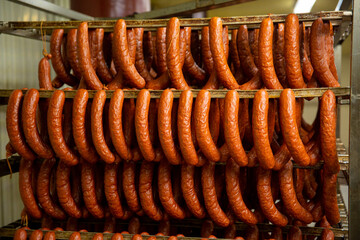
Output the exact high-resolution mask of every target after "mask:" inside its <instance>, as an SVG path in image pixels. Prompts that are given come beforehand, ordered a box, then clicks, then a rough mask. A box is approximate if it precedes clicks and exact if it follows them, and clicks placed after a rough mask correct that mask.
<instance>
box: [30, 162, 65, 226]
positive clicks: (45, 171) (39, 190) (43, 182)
mask: <svg viewBox="0 0 360 240" xmlns="http://www.w3.org/2000/svg"><path fill="white" fill-rule="evenodd" d="M55 163H56V159H55V158H50V159H45V160H44V161H43V163H42V164H41V167H40V170H39V173H38V177H37V186H36V194H37V197H38V200H39V204H40V206H41V207H42V209H43V210H44V211H45V212H46V214H48V215H49V216H50V217H52V218H55V219H61V220H64V219H65V218H66V214H65V212H64V211H63V210H62V209H61V208H60V207H59V206H58V205H57V204H56V203H55V202H54V201H53V199H52V198H51V196H50V178H51V171H52V168H53V167H54V165H55Z"/></svg>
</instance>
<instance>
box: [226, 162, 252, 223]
mask: <svg viewBox="0 0 360 240" xmlns="http://www.w3.org/2000/svg"><path fill="white" fill-rule="evenodd" d="M239 175H240V166H239V165H238V164H237V163H236V162H235V161H234V160H233V159H231V158H230V159H229V160H228V161H227V163H226V173H225V177H226V193H227V196H228V200H229V204H230V206H231V208H232V210H233V211H234V213H235V215H236V216H237V218H239V219H240V220H241V221H243V222H245V223H247V224H256V223H257V218H256V215H255V214H254V213H253V212H251V210H250V209H249V208H248V207H247V206H246V204H245V203H244V200H243V197H242V193H241V189H240V185H241V184H242V183H241V182H240V181H241V179H240V178H239Z"/></svg>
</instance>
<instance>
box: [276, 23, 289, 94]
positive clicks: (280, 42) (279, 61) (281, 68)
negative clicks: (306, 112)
mask: <svg viewBox="0 0 360 240" xmlns="http://www.w3.org/2000/svg"><path fill="white" fill-rule="evenodd" d="M284 32H285V25H284V24H283V23H278V25H277V27H276V28H275V38H274V41H275V42H274V46H273V47H274V49H273V53H274V66H275V71H276V75H277V77H278V79H279V81H280V83H281V85H282V86H283V87H287V81H286V70H285V56H284V48H285V40H284Z"/></svg>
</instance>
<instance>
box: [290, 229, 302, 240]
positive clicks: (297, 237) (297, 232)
mask: <svg viewBox="0 0 360 240" xmlns="http://www.w3.org/2000/svg"><path fill="white" fill-rule="evenodd" d="M287 239H288V240H301V239H303V237H302V232H301V229H300V228H299V227H297V226H292V227H291V228H290V231H289V233H288V236H287Z"/></svg>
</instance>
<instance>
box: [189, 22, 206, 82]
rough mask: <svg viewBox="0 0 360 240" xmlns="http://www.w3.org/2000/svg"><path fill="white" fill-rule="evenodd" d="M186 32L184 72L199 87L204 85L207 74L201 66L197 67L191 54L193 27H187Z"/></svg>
mask: <svg viewBox="0 0 360 240" xmlns="http://www.w3.org/2000/svg"><path fill="white" fill-rule="evenodd" d="M184 30H185V42H186V49H185V62H184V70H185V71H186V72H187V73H188V74H189V77H191V78H192V79H193V81H195V83H197V85H203V83H204V81H205V80H206V73H205V71H204V70H203V69H202V68H201V67H199V65H197V63H196V62H195V60H194V58H193V55H192V53H191V27H185V28H184Z"/></svg>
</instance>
